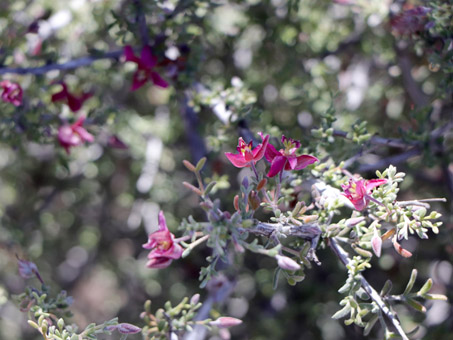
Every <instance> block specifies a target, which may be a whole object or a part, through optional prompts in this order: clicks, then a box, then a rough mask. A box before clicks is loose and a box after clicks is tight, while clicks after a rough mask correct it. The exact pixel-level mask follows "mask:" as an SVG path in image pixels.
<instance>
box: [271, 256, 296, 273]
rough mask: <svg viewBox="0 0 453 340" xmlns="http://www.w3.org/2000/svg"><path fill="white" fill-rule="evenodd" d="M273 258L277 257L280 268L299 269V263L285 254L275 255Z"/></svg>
mask: <svg viewBox="0 0 453 340" xmlns="http://www.w3.org/2000/svg"><path fill="white" fill-rule="evenodd" d="M275 258H276V259H277V264H278V266H279V267H280V268H282V269H286V270H291V271H296V270H299V269H300V265H299V264H298V263H297V262H296V261H294V260H292V259H290V258H289V257H287V256H282V255H276V256H275Z"/></svg>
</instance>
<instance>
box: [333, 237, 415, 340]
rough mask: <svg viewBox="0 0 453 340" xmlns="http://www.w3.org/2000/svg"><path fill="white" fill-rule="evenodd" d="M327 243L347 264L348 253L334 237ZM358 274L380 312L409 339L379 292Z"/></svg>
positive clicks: (400, 333)
mask: <svg viewBox="0 0 453 340" xmlns="http://www.w3.org/2000/svg"><path fill="white" fill-rule="evenodd" d="M329 245H330V248H332V250H333V252H334V253H335V255H337V256H338V258H339V259H340V261H341V262H342V263H343V264H344V265H345V266H347V265H348V264H349V261H350V259H349V257H348V253H347V252H346V251H345V250H344V249H343V248H342V247H341V246H340V245H339V244H338V243H337V241H336V240H335V238H329ZM358 275H359V276H360V281H361V283H362V287H363V289H364V290H365V291H366V292H367V294H368V295H369V296H370V298H371V300H373V301H374V302H375V303H376V304H377V305H378V307H379V308H380V310H381V311H382V313H384V315H385V316H387V318H388V319H389V320H390V322H391V323H392V324H393V326H394V327H395V329H396V331H397V332H398V333H399V335H400V336H401V338H402V339H403V340H409V338H408V337H407V335H406V333H405V332H404V330H403V328H402V327H401V324H400V321H399V320H398V318H397V316H396V315H395V314H394V313H393V312H392V311H391V310H390V308H389V307H387V305H386V304H385V302H384V300H382V298H381V296H380V295H379V293H378V292H377V291H376V290H375V289H374V288H373V287H372V286H371V285H370V283H369V282H368V281H367V280H366V279H365V278H364V277H363V276H362V275H361V274H358Z"/></svg>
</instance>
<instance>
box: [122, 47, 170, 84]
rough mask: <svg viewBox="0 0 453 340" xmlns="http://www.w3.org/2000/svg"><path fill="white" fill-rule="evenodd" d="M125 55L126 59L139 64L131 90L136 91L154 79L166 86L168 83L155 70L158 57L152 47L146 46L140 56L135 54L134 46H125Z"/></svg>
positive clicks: (155, 81)
mask: <svg viewBox="0 0 453 340" xmlns="http://www.w3.org/2000/svg"><path fill="white" fill-rule="evenodd" d="M124 55H125V57H126V61H131V62H134V63H136V64H137V71H135V73H134V76H133V80H132V87H131V91H135V90H137V89H139V88H140V87H142V86H143V85H145V83H146V82H147V81H152V82H153V84H154V85H157V86H160V87H163V88H166V87H168V83H167V82H166V81H165V80H164V79H163V78H162V77H161V76H160V75H159V73H157V72H156V71H154V68H155V67H156V66H157V57H156V56H155V55H153V53H152V51H151V47H149V46H144V47H143V48H142V52H141V54H140V58H139V57H137V56H135V54H134V50H133V49H132V46H126V47H124Z"/></svg>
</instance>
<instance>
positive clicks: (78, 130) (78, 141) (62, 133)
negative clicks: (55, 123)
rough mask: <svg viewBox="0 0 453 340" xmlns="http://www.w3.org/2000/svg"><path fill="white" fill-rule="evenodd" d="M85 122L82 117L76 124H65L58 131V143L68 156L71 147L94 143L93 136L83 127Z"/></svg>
mask: <svg viewBox="0 0 453 340" xmlns="http://www.w3.org/2000/svg"><path fill="white" fill-rule="evenodd" d="M84 121H85V117H83V116H82V117H80V118H79V119H78V120H77V121H76V122H75V123H74V124H72V125H69V124H65V125H62V126H60V128H59V129H58V142H59V143H60V145H61V146H62V147H64V148H65V150H66V152H67V153H68V154H69V152H70V148H71V147H73V146H78V145H82V144H83V143H84V142H93V141H94V137H93V135H92V134H90V133H89V132H88V131H87V130H85V128H84V127H83V126H82V125H83V122H84Z"/></svg>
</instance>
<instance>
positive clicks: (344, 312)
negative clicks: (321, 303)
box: [332, 303, 352, 320]
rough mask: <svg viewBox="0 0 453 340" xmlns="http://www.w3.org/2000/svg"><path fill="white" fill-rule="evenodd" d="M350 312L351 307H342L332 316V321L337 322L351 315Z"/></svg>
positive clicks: (348, 305)
mask: <svg viewBox="0 0 453 340" xmlns="http://www.w3.org/2000/svg"><path fill="white" fill-rule="evenodd" d="M351 310H352V308H351V305H350V304H349V303H348V304H347V305H346V306H344V307H343V308H342V309H340V310H339V311H337V312H336V313H335V314H334V315H332V319H335V320H338V319H341V318H344V317H346V316H347V315H348V314H350V313H351Z"/></svg>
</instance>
